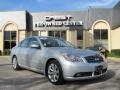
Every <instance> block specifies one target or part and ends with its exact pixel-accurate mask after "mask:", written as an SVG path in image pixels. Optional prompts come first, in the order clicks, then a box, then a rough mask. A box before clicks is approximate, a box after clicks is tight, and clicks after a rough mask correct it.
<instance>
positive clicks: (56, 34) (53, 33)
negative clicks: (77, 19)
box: [48, 31, 66, 40]
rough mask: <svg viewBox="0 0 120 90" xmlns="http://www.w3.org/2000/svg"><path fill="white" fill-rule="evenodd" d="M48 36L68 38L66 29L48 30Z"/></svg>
mask: <svg viewBox="0 0 120 90" xmlns="http://www.w3.org/2000/svg"><path fill="white" fill-rule="evenodd" d="M48 36H53V37H58V38H62V39H65V40H66V31H48Z"/></svg>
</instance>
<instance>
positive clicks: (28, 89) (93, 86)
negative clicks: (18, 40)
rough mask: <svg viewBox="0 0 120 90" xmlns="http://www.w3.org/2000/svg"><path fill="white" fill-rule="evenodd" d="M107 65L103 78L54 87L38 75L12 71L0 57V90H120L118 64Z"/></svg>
mask: <svg viewBox="0 0 120 90" xmlns="http://www.w3.org/2000/svg"><path fill="white" fill-rule="evenodd" d="M108 65H109V66H108V68H109V70H108V73H107V74H106V75H104V76H103V77H100V78H97V79H90V80H80V81H70V82H65V84H64V85H58V86H55V85H52V84H51V83H50V82H49V81H48V80H47V79H46V77H44V76H43V75H40V74H38V73H35V72H32V71H28V70H20V71H14V70H13V69H12V65H11V63H10V60H9V57H0V90H120V62H119V61H114V60H108Z"/></svg>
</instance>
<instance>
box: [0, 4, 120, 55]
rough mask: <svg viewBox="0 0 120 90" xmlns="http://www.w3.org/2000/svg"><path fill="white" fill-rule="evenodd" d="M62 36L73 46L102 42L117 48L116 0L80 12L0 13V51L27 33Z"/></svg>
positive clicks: (119, 42) (119, 40)
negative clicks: (103, 6) (110, 6)
mask: <svg viewBox="0 0 120 90" xmlns="http://www.w3.org/2000/svg"><path fill="white" fill-rule="evenodd" d="M32 35H33V36H36V35H37V36H54V37H59V38H63V39H65V40H67V41H69V42H71V43H72V44H74V45H75V46H77V47H81V48H86V47H89V46H94V45H96V44H102V45H103V46H104V47H106V48H107V49H108V50H109V51H111V50H112V49H120V2H119V3H117V5H115V6H114V7H113V8H89V9H88V10H84V11H65V12H35V13H30V12H28V11H9V12H0V51H1V53H4V54H9V51H10V49H11V48H12V47H13V46H15V45H16V44H17V43H19V42H20V41H21V40H23V39H24V38H26V37H28V36H32Z"/></svg>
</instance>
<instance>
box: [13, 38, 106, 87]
mask: <svg viewBox="0 0 120 90" xmlns="http://www.w3.org/2000/svg"><path fill="white" fill-rule="evenodd" d="M11 61H12V65H13V69H15V70H19V69H20V68H25V69H29V70H33V71H35V72H39V73H43V74H44V75H45V76H46V77H47V78H48V80H49V81H50V82H51V83H52V84H55V85H57V84H62V83H63V81H64V80H80V79H90V78H97V77H100V76H102V75H104V74H105V73H106V72H107V61H106V60H105V58H104V56H103V55H101V54H100V53H98V52H95V51H91V50H85V49H77V48H74V46H73V45H72V44H70V43H69V42H67V41H65V40H63V39H59V38H55V37H39V36H31V37H28V38H26V39H24V40H23V41H21V42H20V43H19V44H18V45H16V46H15V47H13V48H12V50H11Z"/></svg>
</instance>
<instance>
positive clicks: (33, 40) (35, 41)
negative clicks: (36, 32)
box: [29, 38, 40, 47]
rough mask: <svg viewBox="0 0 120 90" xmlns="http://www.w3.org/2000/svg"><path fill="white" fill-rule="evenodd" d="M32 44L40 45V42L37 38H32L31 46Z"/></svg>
mask: <svg viewBox="0 0 120 90" xmlns="http://www.w3.org/2000/svg"><path fill="white" fill-rule="evenodd" d="M32 44H37V45H40V44H39V42H38V40H37V39H36V38H30V41H29V47H30V46H31V45H32Z"/></svg>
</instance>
